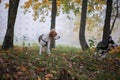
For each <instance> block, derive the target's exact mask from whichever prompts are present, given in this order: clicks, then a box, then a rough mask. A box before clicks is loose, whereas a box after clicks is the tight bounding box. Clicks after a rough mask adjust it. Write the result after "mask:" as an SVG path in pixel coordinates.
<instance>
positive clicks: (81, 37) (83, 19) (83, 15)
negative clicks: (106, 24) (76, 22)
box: [79, 0, 89, 50]
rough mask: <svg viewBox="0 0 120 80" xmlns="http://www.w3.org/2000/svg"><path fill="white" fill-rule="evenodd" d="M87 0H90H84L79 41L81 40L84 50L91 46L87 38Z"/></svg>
mask: <svg viewBox="0 0 120 80" xmlns="http://www.w3.org/2000/svg"><path fill="white" fill-rule="evenodd" d="M87 2H88V0H82V13H81V21H80V29H79V41H80V44H81V48H82V50H86V49H88V48H89V47H88V44H87V42H86V39H85V26H86V15H87Z"/></svg>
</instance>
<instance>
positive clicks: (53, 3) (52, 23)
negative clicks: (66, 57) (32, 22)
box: [50, 0, 57, 48]
mask: <svg viewBox="0 0 120 80" xmlns="http://www.w3.org/2000/svg"><path fill="white" fill-rule="evenodd" d="M56 14H57V3H56V0H52V11H51V29H53V28H54V29H55V22H56ZM50 48H55V40H52V41H51V44H50Z"/></svg>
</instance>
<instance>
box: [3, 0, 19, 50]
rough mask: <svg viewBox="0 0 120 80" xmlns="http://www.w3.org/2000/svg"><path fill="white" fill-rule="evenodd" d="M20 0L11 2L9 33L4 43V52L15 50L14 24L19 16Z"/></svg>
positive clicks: (11, 0) (7, 32)
mask: <svg viewBox="0 0 120 80" xmlns="http://www.w3.org/2000/svg"><path fill="white" fill-rule="evenodd" d="M18 5H19V0H9V11H8V23H7V31H6V35H5V38H4V41H3V45H2V50H7V49H9V48H13V41H14V40H13V39H14V24H15V20H16V15H17V9H18Z"/></svg>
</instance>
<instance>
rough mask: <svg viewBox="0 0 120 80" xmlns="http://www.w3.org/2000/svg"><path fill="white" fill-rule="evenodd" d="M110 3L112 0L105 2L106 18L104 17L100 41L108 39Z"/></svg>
mask: <svg viewBox="0 0 120 80" xmlns="http://www.w3.org/2000/svg"><path fill="white" fill-rule="evenodd" d="M112 2H113V0H107V7H106V16H105V21H104V28H103V39H102V41H106V40H108V37H109V35H110V21H111V13H112Z"/></svg>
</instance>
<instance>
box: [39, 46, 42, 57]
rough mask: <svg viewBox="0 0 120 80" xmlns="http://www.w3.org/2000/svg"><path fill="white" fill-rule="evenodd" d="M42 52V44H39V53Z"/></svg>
mask: <svg viewBox="0 0 120 80" xmlns="http://www.w3.org/2000/svg"><path fill="white" fill-rule="evenodd" d="M41 53H42V45H40V48H39V54H40V55H41Z"/></svg>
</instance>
